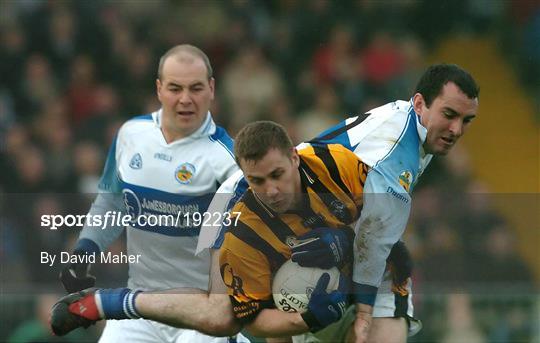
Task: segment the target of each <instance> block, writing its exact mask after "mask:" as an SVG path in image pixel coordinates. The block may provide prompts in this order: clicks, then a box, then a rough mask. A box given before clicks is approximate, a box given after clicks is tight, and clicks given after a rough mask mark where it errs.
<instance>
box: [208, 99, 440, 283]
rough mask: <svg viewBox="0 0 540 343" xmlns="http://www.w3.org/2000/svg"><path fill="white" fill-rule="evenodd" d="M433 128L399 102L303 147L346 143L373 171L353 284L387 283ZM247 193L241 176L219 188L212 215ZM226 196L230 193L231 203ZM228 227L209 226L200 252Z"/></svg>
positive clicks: (217, 241)
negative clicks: (389, 263)
mask: <svg viewBox="0 0 540 343" xmlns="http://www.w3.org/2000/svg"><path fill="white" fill-rule="evenodd" d="M426 134H427V129H426V128H425V127H424V126H422V124H421V123H420V118H419V116H418V115H417V114H416V113H415V111H414V109H413V106H412V102H411V101H409V102H407V101H401V100H397V101H395V102H391V103H388V104H386V105H383V106H381V107H378V108H375V109H373V110H371V111H369V112H367V113H365V114H363V115H359V116H356V117H351V118H348V119H346V120H344V121H342V122H341V123H339V124H338V125H336V126H334V127H332V128H330V129H328V130H327V131H325V132H323V133H322V134H320V135H319V136H318V137H316V138H314V139H313V140H311V141H309V142H306V143H302V144H300V145H299V146H298V147H297V148H298V149H302V148H304V147H306V146H317V145H325V144H341V145H343V146H344V147H346V148H347V149H348V150H350V151H352V152H354V153H355V154H356V156H358V157H359V158H360V160H361V161H362V162H363V163H365V164H366V165H367V166H368V167H369V170H368V174H367V178H366V182H365V185H364V192H363V194H364V195H363V197H364V199H363V209H362V213H361V217H360V219H359V220H358V222H357V223H356V226H355V233H356V238H355V240H356V244H355V247H356V249H355V252H354V256H355V261H354V269H353V281H354V282H355V283H357V284H360V285H364V286H366V287H368V288H371V289H372V290H373V291H375V292H376V290H377V287H378V286H379V285H380V283H381V281H382V276H383V273H384V270H385V266H386V258H387V257H388V255H389V253H390V249H391V247H392V245H393V244H394V243H395V242H397V241H398V240H399V239H400V237H401V236H402V234H403V232H404V230H405V226H406V224H407V221H408V218H409V212H410V207H411V197H410V193H411V192H412V190H413V188H414V186H415V185H416V183H417V182H418V180H419V178H420V176H421V175H422V173H423V171H424V170H425V168H426V167H427V166H428V164H429V162H430V161H431V158H432V155H430V154H426V153H425V151H424V149H423V147H422V145H423V143H424V141H425V139H426ZM246 189H247V183H246V181H245V179H244V178H243V177H242V174H241V172H237V173H236V174H235V175H234V176H233V177H231V179H229V180H227V181H226V182H225V183H224V185H223V187H221V188H220V189H219V190H218V193H220V197H219V201H214V200H216V199H214V200H213V201H212V204H211V205H210V208H212V211H226V210H227V208H230V207H231V206H232V204H233V203H234V201H235V199H238V197H239V194H242V193H243V192H245V190H246ZM223 194H229V201H227V200H226V199H224V196H223ZM225 231H226V227H222V228H221V229H220V230H217V229H216V227H203V229H202V231H201V238H200V240H199V243H198V248H197V251H204V249H205V248H206V247H213V248H219V246H220V245H221V244H222V243H223V233H224V232H225Z"/></svg>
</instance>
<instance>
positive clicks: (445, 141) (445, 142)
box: [441, 137, 456, 147]
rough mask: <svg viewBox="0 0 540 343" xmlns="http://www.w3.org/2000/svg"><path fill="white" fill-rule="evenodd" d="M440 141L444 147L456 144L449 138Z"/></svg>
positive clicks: (442, 138)
mask: <svg viewBox="0 0 540 343" xmlns="http://www.w3.org/2000/svg"><path fill="white" fill-rule="evenodd" d="M441 140H442V141H443V143H444V144H445V145H446V146H449V147H451V146H452V145H454V143H455V142H456V140H455V139H452V138H450V137H441Z"/></svg>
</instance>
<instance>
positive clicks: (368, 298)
mask: <svg viewBox="0 0 540 343" xmlns="http://www.w3.org/2000/svg"><path fill="white" fill-rule="evenodd" d="M410 208H411V197H410V196H409V194H408V193H407V192H406V191H405V189H404V188H403V187H402V186H401V185H400V183H399V182H398V181H397V178H395V179H394V178H392V177H390V176H389V175H385V174H384V173H383V172H382V171H381V170H380V169H378V168H375V169H372V170H371V171H370V172H369V173H368V176H367V179H366V183H365V187H364V207H363V209H362V214H361V216H360V219H359V220H358V222H357V224H356V227H355V232H356V238H355V240H356V241H355V245H354V269H353V286H354V293H355V297H356V299H355V300H356V302H359V303H363V304H368V305H371V306H373V303H374V301H375V296H376V294H377V290H378V287H379V286H380V283H381V281H382V277H383V273H384V270H385V267H386V259H387V257H388V255H389V254H390V250H391V249H392V246H393V245H394V243H396V242H397V241H398V240H399V239H400V237H401V235H402V234H403V232H404V230H405V226H406V224H407V221H408V218H409V213H410Z"/></svg>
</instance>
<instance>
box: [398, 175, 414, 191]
mask: <svg viewBox="0 0 540 343" xmlns="http://www.w3.org/2000/svg"><path fill="white" fill-rule="evenodd" d="M398 181H399V184H400V185H401V187H403V189H405V191H406V192H407V193H409V190H410V188H411V184H412V182H413V175H412V173H411V172H410V171H408V170H404V171H402V172H401V174H399V177H398Z"/></svg>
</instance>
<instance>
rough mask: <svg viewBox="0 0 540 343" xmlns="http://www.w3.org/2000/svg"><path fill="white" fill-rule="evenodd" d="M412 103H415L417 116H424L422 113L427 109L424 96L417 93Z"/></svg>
mask: <svg viewBox="0 0 540 343" xmlns="http://www.w3.org/2000/svg"><path fill="white" fill-rule="evenodd" d="M412 102H413V108H414V112H416V114H418V115H420V116H422V113H423V112H424V108H426V107H427V106H426V101H425V100H424V96H423V95H422V94H420V93H416V94H415V95H414V96H413V99H412Z"/></svg>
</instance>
